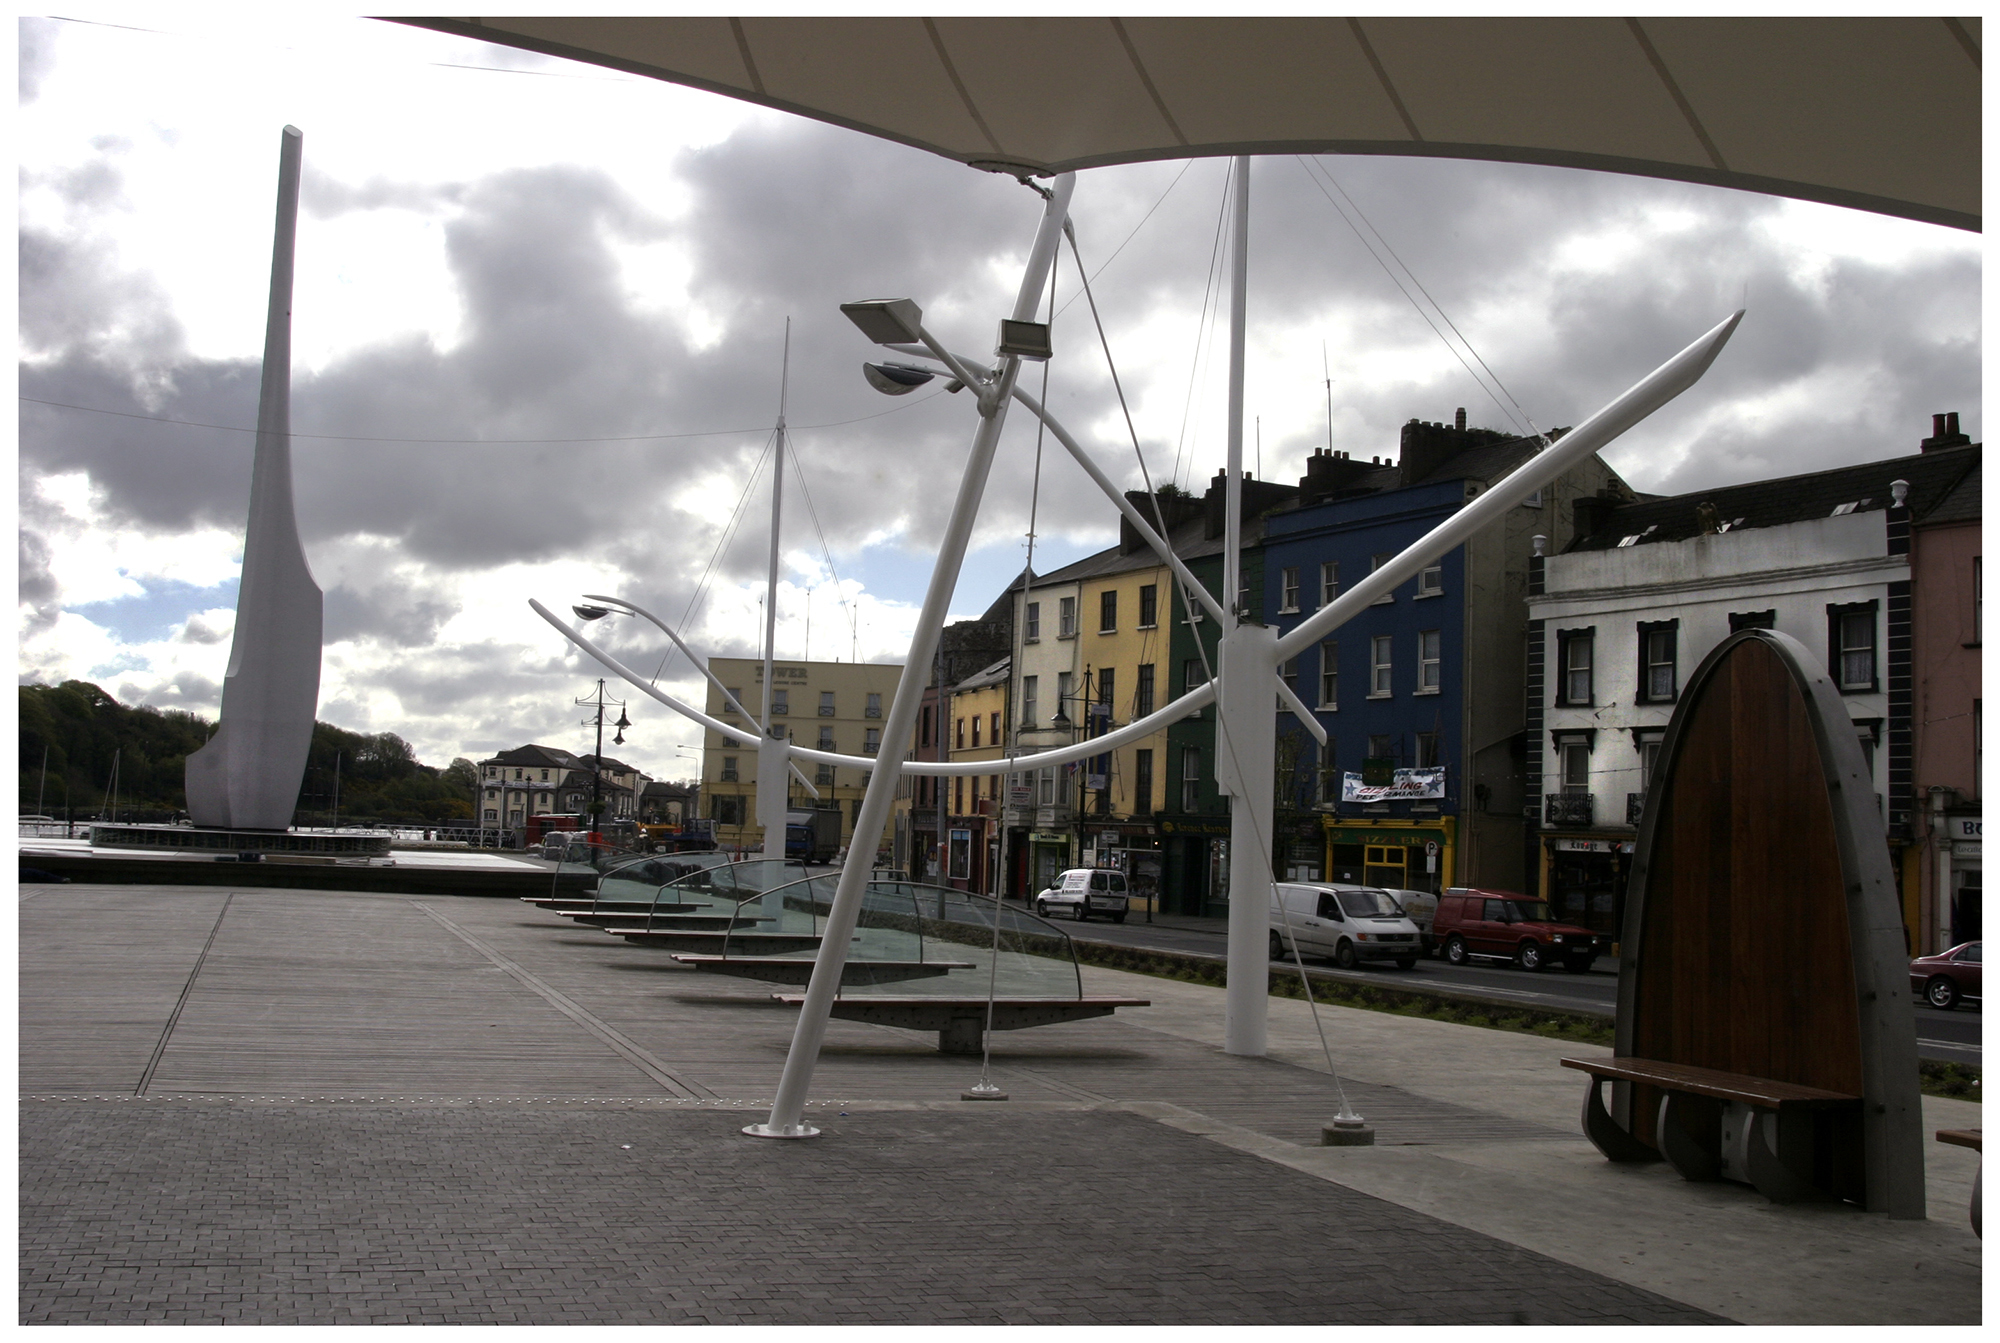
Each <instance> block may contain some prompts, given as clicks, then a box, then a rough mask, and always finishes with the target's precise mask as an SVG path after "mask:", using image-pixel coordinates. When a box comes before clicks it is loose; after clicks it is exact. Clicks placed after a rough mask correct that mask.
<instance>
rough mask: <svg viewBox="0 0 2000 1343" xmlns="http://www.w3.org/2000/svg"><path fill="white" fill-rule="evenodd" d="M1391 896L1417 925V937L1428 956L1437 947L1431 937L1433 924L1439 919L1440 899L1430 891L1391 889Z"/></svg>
mask: <svg viewBox="0 0 2000 1343" xmlns="http://www.w3.org/2000/svg"><path fill="white" fill-rule="evenodd" d="M1389 894H1390V895H1392V896H1394V897H1395V900H1396V903H1397V904H1399V905H1401V906H1402V907H1403V912H1404V913H1405V914H1407V915H1409V916H1410V922H1411V923H1414V924H1416V925H1417V935H1418V937H1419V938H1421V939H1422V944H1423V954H1424V955H1426V956H1428V955H1430V954H1431V951H1432V950H1433V949H1434V948H1435V947H1436V946H1437V942H1436V940H1435V939H1434V938H1432V937H1431V923H1432V922H1433V921H1434V920H1435V919H1436V918H1437V908H1438V897H1437V896H1436V895H1434V894H1433V893H1431V892H1430V891H1407V890H1397V889H1395V888H1391V889H1390V891H1389Z"/></svg>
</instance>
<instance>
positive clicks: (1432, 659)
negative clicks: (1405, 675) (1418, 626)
mask: <svg viewBox="0 0 2000 1343" xmlns="http://www.w3.org/2000/svg"><path fill="white" fill-rule="evenodd" d="M1426 654H1428V656H1426ZM1414 693H1416V694H1419V695H1442V694H1443V693H1444V631H1443V630H1441V629H1435V630H1418V631H1417V688H1416V691H1415V692H1414Z"/></svg>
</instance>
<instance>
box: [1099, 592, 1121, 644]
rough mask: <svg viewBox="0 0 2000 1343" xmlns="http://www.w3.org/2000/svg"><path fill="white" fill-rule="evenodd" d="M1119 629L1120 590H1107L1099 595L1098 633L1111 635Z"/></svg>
mask: <svg viewBox="0 0 2000 1343" xmlns="http://www.w3.org/2000/svg"><path fill="white" fill-rule="evenodd" d="M1117 628H1118V590H1117V589H1116V588H1110V589H1107V590H1106V591H1104V592H1100V593H1098V594H1097V632H1098V633H1099V634H1110V633H1111V632H1112V631H1114V630H1116V629H1117Z"/></svg>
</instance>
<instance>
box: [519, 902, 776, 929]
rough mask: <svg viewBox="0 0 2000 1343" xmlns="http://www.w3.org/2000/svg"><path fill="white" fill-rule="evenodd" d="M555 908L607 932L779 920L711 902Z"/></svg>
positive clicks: (748, 924)
mask: <svg viewBox="0 0 2000 1343" xmlns="http://www.w3.org/2000/svg"><path fill="white" fill-rule="evenodd" d="M555 912H556V913H558V914H560V915H562V916H563V917H564V918H566V919H568V920H570V921H571V922H573V923H582V924H587V925H589V926H590V927H592V928H602V929H604V930H605V931H606V932H627V931H631V930H634V929H636V930H640V931H644V930H645V929H646V928H647V927H648V926H651V927H653V928H655V929H679V930H681V931H688V930H694V931H712V932H725V931H727V930H728V929H730V928H742V929H744V930H746V931H748V930H749V929H750V928H752V927H753V926H754V925H756V924H760V923H776V922H777V920H776V919H774V918H771V917H769V916H767V915H763V914H742V915H732V914H731V913H730V912H729V911H728V910H726V909H725V910H721V911H717V910H716V909H715V908H714V907H713V906H710V905H684V906H673V905H662V906H660V908H659V911H658V912H657V913H654V912H650V911H642V912H640V913H637V914H626V913H619V914H606V913H603V912H593V911H591V910H588V909H559V910H557V911H555Z"/></svg>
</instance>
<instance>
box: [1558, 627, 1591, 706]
mask: <svg viewBox="0 0 2000 1343" xmlns="http://www.w3.org/2000/svg"><path fill="white" fill-rule="evenodd" d="M1578 644H1581V645H1583V647H1584V648H1585V649H1586V650H1587V651H1588V653H1589V661H1588V663H1587V665H1586V666H1584V668H1583V669H1582V670H1583V675H1584V677H1585V678H1586V679H1585V682H1584V687H1585V694H1584V697H1583V698H1582V699H1577V698H1576V697H1575V696H1573V695H1572V694H1571V693H1570V690H1571V688H1572V683H1571V680H1570V678H1571V676H1572V675H1573V674H1574V673H1575V670H1576V669H1575V668H1572V667H1571V666H1570V649H1571V648H1573V647H1575V646H1576V645H1578ZM1555 670H1556V674H1555V677H1554V680H1555V707H1556V708H1559V709H1589V708H1595V707H1596V704H1597V626H1595V625H1585V626H1583V627H1582V628H1581V629H1573V630H1557V631H1556V668H1555Z"/></svg>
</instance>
